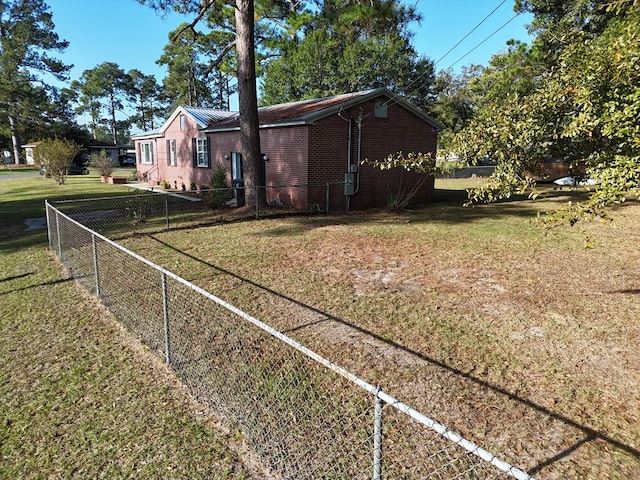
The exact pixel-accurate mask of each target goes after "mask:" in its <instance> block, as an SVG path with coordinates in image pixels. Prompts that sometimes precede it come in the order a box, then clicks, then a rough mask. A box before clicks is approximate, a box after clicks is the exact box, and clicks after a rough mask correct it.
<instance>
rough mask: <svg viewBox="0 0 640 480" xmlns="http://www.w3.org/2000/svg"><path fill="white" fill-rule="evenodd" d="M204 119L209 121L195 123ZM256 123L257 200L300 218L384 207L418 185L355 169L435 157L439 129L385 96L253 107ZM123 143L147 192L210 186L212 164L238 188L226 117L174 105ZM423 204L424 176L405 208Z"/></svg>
mask: <svg viewBox="0 0 640 480" xmlns="http://www.w3.org/2000/svg"><path fill="white" fill-rule="evenodd" d="M205 111H206V112H208V115H210V118H208V119H205V118H203V117H204V114H205ZM198 114H200V116H198ZM258 116H259V121H260V146H261V150H262V152H263V162H264V166H265V168H264V171H265V178H264V182H263V183H264V185H266V187H267V200H268V201H270V202H272V201H277V202H278V203H282V204H284V205H286V206H292V207H294V208H297V209H302V210H308V209H312V208H320V209H322V210H324V209H325V207H326V204H327V197H329V207H330V209H332V210H343V209H345V207H347V208H354V209H358V208H368V207H378V206H384V205H386V204H387V203H388V202H389V199H390V197H391V196H393V195H397V194H398V192H399V191H400V189H402V188H408V187H410V186H412V185H414V184H415V183H416V181H417V180H419V179H421V178H424V177H423V176H421V175H420V174H417V173H413V172H407V171H405V170H403V169H394V170H384V171H382V170H379V169H377V168H374V167H372V166H371V165H369V164H363V163H362V162H363V161H364V160H368V161H371V162H373V161H375V160H382V159H384V158H386V157H387V156H388V155H391V154H394V153H397V152H400V151H402V152H405V153H408V152H422V153H429V152H431V153H432V154H433V155H434V158H435V152H436V143H437V132H438V131H439V130H440V129H441V128H442V126H441V125H440V124H439V123H438V122H436V121H435V120H433V119H432V118H430V117H428V116H427V115H425V114H424V113H423V112H421V111H420V110H419V109H418V108H416V107H415V106H413V105H412V104H411V103H409V102H408V101H406V100H404V99H402V98H399V97H397V96H395V95H394V94H393V93H391V92H390V91H388V90H386V89H376V90H368V91H364V92H357V93H350V94H345V95H338V96H335V97H327V98H321V99H314V100H305V101H300V102H293V103H287V104H281V105H273V106H269V107H262V108H260V109H259V110H258ZM205 120H206V123H205ZM182 126H184V128H181V127H182ZM133 140H134V142H135V145H136V152H137V155H138V173H139V175H143V176H145V178H146V179H147V180H148V181H149V182H150V183H152V184H154V185H156V184H159V183H160V182H162V181H167V182H169V184H170V185H171V186H172V187H174V188H180V187H181V186H182V185H183V184H184V185H185V186H186V188H187V189H188V188H189V187H190V185H191V184H195V185H196V186H197V187H198V188H200V186H203V185H205V186H206V185H209V184H210V181H211V176H212V175H213V171H214V168H215V167H216V165H218V164H220V165H222V166H223V167H224V168H225V170H226V171H227V178H228V181H229V183H230V184H231V183H233V184H234V185H241V184H242V179H243V173H242V170H243V168H242V163H243V160H242V154H241V152H240V150H241V148H240V127H239V121H238V115H237V114H236V113H233V112H221V111H216V110H209V109H194V108H191V107H179V108H178V109H177V110H176V111H175V112H174V113H173V115H171V117H170V118H169V119H168V120H167V122H166V123H165V124H164V126H163V127H162V128H161V129H159V130H157V131H155V132H147V133H145V134H141V135H136V136H134V137H133ZM345 183H346V185H345ZM432 198H433V177H431V178H428V179H427V181H426V182H425V183H424V184H423V185H422V187H421V189H420V191H419V192H418V194H417V195H416V197H415V198H414V203H416V204H424V203H427V202H430V201H431V200H432Z"/></svg>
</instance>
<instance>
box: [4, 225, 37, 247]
mask: <svg viewBox="0 0 640 480" xmlns="http://www.w3.org/2000/svg"><path fill="white" fill-rule="evenodd" d="M23 228H24V227H23V226H22V225H20V226H19V227H13V228H9V229H4V230H3V231H2V233H0V252H4V253H12V252H16V251H18V250H23V249H26V248H31V247H35V246H42V247H43V248H44V247H46V246H48V240H47V232H46V230H30V231H24V230H23Z"/></svg>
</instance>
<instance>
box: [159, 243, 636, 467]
mask: <svg viewBox="0 0 640 480" xmlns="http://www.w3.org/2000/svg"><path fill="white" fill-rule="evenodd" d="M150 238H151V239H153V240H154V241H156V242H157V243H159V244H161V245H163V246H164V247H166V248H168V249H170V250H172V251H174V252H176V253H178V254H180V255H182V256H184V257H187V258H189V259H191V260H193V261H196V262H198V263H200V264H202V265H205V266H207V267H209V268H212V269H215V270H217V271H219V272H221V273H222V274H225V275H229V276H230V277H233V278H235V279H237V280H240V281H241V282H243V283H246V284H248V285H251V286H253V287H256V288H257V289H259V290H261V291H263V292H265V293H267V294H270V295H273V296H276V297H279V298H281V299H283V300H286V301H288V302H291V303H292V304H294V305H297V306H299V307H302V308H304V309H307V310H308V311H310V312H313V313H315V314H319V315H321V316H322V317H323V319H322V320H319V321H318V320H315V321H313V322H310V323H306V324H303V325H300V326H298V327H295V328H294V329H291V330H289V331H285V332H283V333H285V334H286V333H291V332H293V331H295V330H300V329H303V328H306V327H309V326H311V325H313V324H318V323H322V322H326V321H333V322H336V323H339V324H342V325H344V326H347V327H349V328H351V329H353V330H354V331H357V332H360V333H362V334H365V335H368V336H371V337H373V338H375V339H376V340H378V341H379V342H382V343H385V344H387V345H389V346H391V347H393V348H395V349H398V350H401V351H404V352H406V353H408V354H410V355H412V356H415V357H416V358H419V359H421V360H423V361H425V362H427V363H430V364H431V365H434V366H436V367H438V368H441V369H443V370H445V371H447V372H449V373H452V374H454V375H456V376H458V377H460V378H463V379H466V380H468V381H471V382H473V383H474V384H476V385H478V386H480V387H481V388H483V389H486V390H490V391H492V392H495V393H497V394H499V395H501V396H504V397H506V398H508V399H509V400H510V401H513V402H516V403H518V404H520V405H523V406H525V407H527V408H530V409H532V410H534V411H536V412H538V413H540V414H542V415H545V416H546V417H548V418H549V419H553V420H555V421H559V422H561V423H563V424H565V425H566V426H568V427H572V428H574V429H576V430H578V431H580V432H582V433H583V434H584V435H585V436H584V438H582V439H580V440H578V441H575V442H574V443H572V444H571V445H566V446H565V449H564V450H562V451H560V452H558V453H557V454H555V455H553V456H551V457H549V458H547V459H546V460H543V461H540V462H539V463H538V464H537V465H535V466H534V467H532V468H531V469H529V470H528V473H529V474H531V475H533V474H535V473H538V472H540V471H541V470H542V469H543V468H545V467H547V466H549V465H552V464H553V463H555V462H557V461H559V460H561V459H563V458H565V457H568V456H569V455H571V454H572V453H573V452H574V451H576V450H578V449H579V448H581V447H582V446H584V445H586V444H588V443H590V442H593V441H598V440H599V441H604V442H606V443H607V444H609V445H610V446H611V447H615V448H617V449H620V450H622V451H624V452H626V453H627V454H629V455H631V456H633V457H635V458H637V459H640V450H638V449H637V448H634V447H633V446H630V445H626V444H625V443H623V442H621V441H619V440H616V439H615V438H612V437H610V436H608V435H606V434H604V433H602V432H599V431H598V430H596V429H594V428H591V427H588V426H586V425H582V424H580V423H578V422H577V421H575V420H572V419H571V418H569V417H566V416H564V415H562V414H560V413H556V412H553V411H552V410H549V409H548V408H547V407H545V406H543V405H540V404H537V403H534V402H532V401H530V400H528V399H526V398H522V397H520V396H518V395H516V394H514V393H512V392H510V391H508V390H506V389H504V388H502V387H500V386H497V385H494V384H492V383H489V382H487V381H486V380H483V379H481V378H479V377H476V376H474V375H472V374H471V373H470V372H465V371H463V370H460V369H458V368H456V367H454V366H451V365H449V364H447V363H444V362H442V361H440V360H438V359H436V358H433V357H430V356H428V355H425V354H422V353H420V352H417V351H414V350H412V349H410V348H407V347H406V346H404V345H401V344H399V343H397V342H394V341H393V340H389V339H388V338H384V337H382V336H380V335H378V334H376V333H375V332H372V331H370V330H367V329H365V328H362V327H360V326H358V325H355V324H353V323H350V322H348V321H346V320H343V319H341V318H338V317H335V316H333V315H331V314H330V313H327V312H324V311H322V310H320V309H318V308H316V307H313V306H311V305H307V304H306V303H303V302H301V301H299V300H296V299H295V298H292V297H289V296H287V295H284V294H282V293H280V292H277V291H275V290H272V289H271V288H268V287H265V286H263V285H260V284H258V283H256V282H254V281H252V280H250V279H247V278H245V277H243V276H241V275H238V274H236V273H234V272H231V271H229V270H227V269H225V268H222V267H219V266H217V265H214V264H212V263H209V262H207V261H205V260H202V259H200V258H198V257H196V256H194V255H191V254H188V253H185V252H183V251H182V250H180V249H178V248H176V247H173V246H172V245H170V244H169V243H167V242H165V241H163V240H160V239H159V238H156V237H154V236H153V235H150Z"/></svg>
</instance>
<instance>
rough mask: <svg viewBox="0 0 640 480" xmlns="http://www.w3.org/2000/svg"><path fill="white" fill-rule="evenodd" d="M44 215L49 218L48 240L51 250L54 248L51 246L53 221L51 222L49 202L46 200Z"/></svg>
mask: <svg viewBox="0 0 640 480" xmlns="http://www.w3.org/2000/svg"><path fill="white" fill-rule="evenodd" d="M44 213H45V216H46V217H47V240H48V242H49V248H52V247H53V245H51V243H52V242H51V221H50V220H49V201H48V200H45V201H44Z"/></svg>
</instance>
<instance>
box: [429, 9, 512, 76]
mask: <svg viewBox="0 0 640 480" xmlns="http://www.w3.org/2000/svg"><path fill="white" fill-rule="evenodd" d="M506 1H507V0H502V2H500V4H499V5H498V6H497V7H496V8H494V9H493V10H492V11H491V13H489V15H487V16H486V17H484V18H483V19H482V21H481V22H480V23H479V24H477V25H476V26H475V27H473V28H472V29H471V31H470V32H469V33H467V34H466V35H465V36H464V37H462V38H461V39H460V41H459V42H458V43H456V44H455V45H454V46H453V47H451V48H450V49H449V51H448V52H447V53H445V54H444V55H443V56H441V57H440V58H439V59H438V60H436V62H435V63H434V65H437V64H438V63H440V61H441V60H443V59H444V58H445V57H446V56H447V55H449V54H450V53H451V52H452V51H453V50H455V48H456V47H457V46H458V45H460V44H461V43H462V42H464V41H465V40H466V38H467V37H468V36H469V35H471V34H472V33H473V32H475V31H476V29H477V28H478V27H479V26H480V25H482V24H483V23H484V22H485V20H487V19H488V18H489V17H490V16H491V15H493V14H494V13H495V12H496V10H498V9H499V8H500V7H501V6H502V5H504V3H505V2H506Z"/></svg>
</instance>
